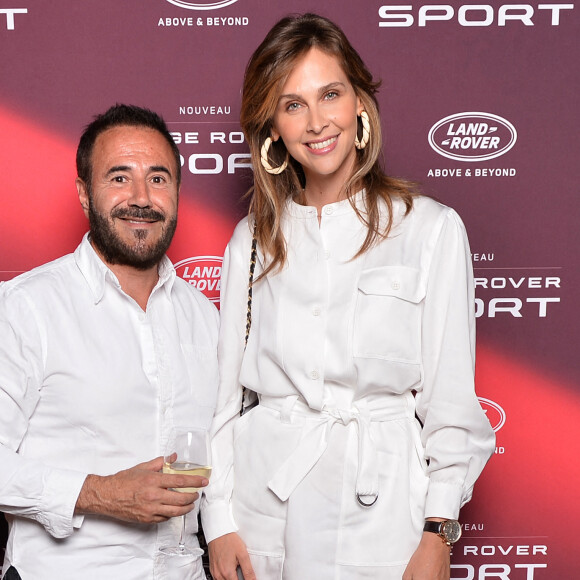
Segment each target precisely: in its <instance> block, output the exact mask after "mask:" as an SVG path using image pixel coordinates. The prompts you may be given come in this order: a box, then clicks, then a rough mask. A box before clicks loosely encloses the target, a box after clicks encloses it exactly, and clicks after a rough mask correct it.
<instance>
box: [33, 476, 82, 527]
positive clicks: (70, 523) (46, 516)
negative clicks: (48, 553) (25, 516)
mask: <svg viewBox="0 0 580 580" xmlns="http://www.w3.org/2000/svg"><path fill="white" fill-rule="evenodd" d="M86 477H87V474H86V473H79V472H78V471H67V470H50V471H48V472H47V473H46V475H45V477H44V481H43V493H42V498H41V500H40V512H39V513H38V514H37V516H36V517H35V518H34V519H36V520H37V521H38V522H39V523H41V524H42V525H43V526H44V528H45V529H46V531H47V532H48V533H49V534H50V535H51V536H54V537H55V538H66V537H67V536H70V535H71V534H72V533H73V529H74V528H78V527H80V526H81V524H82V521H83V516H79V515H75V513H74V510H75V506H76V502H77V499H78V496H79V494H80V492H81V489H82V487H83V484H84V482H85V479H86Z"/></svg>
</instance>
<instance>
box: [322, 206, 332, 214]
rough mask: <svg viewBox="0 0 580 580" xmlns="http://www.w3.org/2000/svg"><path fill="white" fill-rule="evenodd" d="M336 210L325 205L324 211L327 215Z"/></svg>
mask: <svg viewBox="0 0 580 580" xmlns="http://www.w3.org/2000/svg"><path fill="white" fill-rule="evenodd" d="M333 211H334V210H333V209H332V208H331V207H325V208H324V213H325V214H326V215H330V214H331V213H332V212H333Z"/></svg>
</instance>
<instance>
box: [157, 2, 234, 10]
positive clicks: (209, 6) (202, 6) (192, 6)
mask: <svg viewBox="0 0 580 580" xmlns="http://www.w3.org/2000/svg"><path fill="white" fill-rule="evenodd" d="M166 1H167V2H169V3H170V4H174V5H175V6H179V7H180V8H187V9H188V10H217V9H218V8H224V7H225V6H229V5H230V4H234V3H235V2H237V1H238V0H220V1H218V2H211V1H210V0H208V1H207V2H185V1H184V0H166Z"/></svg>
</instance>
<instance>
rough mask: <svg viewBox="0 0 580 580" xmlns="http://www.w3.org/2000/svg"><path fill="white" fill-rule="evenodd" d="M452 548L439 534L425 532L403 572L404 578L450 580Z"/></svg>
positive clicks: (405, 579) (412, 579)
mask: <svg viewBox="0 0 580 580" xmlns="http://www.w3.org/2000/svg"><path fill="white" fill-rule="evenodd" d="M450 553H451V549H450V547H449V546H447V545H446V544H445V542H444V541H443V540H442V539H441V538H440V537H439V536H438V535H437V534H433V533H431V532H423V537H422V538H421V542H420V543H419V546H418V548H417V549H416V550H415V553H414V554H413V555H412V556H411V559H410V560H409V564H408V565H407V568H406V570H405V573H404V574H403V580H449V578H450V576H451V568H450V557H449V555H450Z"/></svg>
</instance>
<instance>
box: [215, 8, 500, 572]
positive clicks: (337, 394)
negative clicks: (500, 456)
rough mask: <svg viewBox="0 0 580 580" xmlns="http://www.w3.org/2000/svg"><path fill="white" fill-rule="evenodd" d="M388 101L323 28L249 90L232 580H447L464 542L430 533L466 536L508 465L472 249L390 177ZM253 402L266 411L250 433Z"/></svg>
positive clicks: (221, 521) (339, 38)
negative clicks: (500, 464) (470, 511)
mask: <svg viewBox="0 0 580 580" xmlns="http://www.w3.org/2000/svg"><path fill="white" fill-rule="evenodd" d="M377 88H378V83H376V82H374V81H373V80H372V76H371V75H370V73H369V72H368V70H367V69H366V67H365V65H364V63H363V62H362V60H361V59H360V57H359V56H358V54H357V53H356V52H355V51H354V49H353V48H352V47H351V45H350V44H349V42H348V40H347V39H346V38H345V36H344V34H343V33H342V31H341V30H340V29H338V28H337V27H336V25H334V24H333V23H331V22H330V21H328V20H326V19H324V18H321V17H319V16H316V15H312V14H306V15H304V16H300V17H291V18H285V19H283V20H281V21H280V22H278V24H276V25H275V26H274V28H273V29H272V30H271V31H270V32H269V34H268V35H267V36H266V38H265V40H264V41H263V42H262V44H261V45H260V46H259V47H258V49H257V50H256V52H255V53H254V55H253V56H252V58H251V60H250V62H249V64H248V67H247V70H246V75H245V81H244V90H243V98H242V127H243V129H244V132H245V135H246V137H247V140H248V143H249V145H250V149H251V153H252V159H253V164H254V172H255V184H254V188H253V192H252V198H251V208H250V210H251V212H250V216H249V218H247V219H245V220H243V221H242V222H241V223H240V224H238V226H237V228H236V231H235V233H234V235H233V238H232V240H231V242H230V244H229V245H228V248H227V250H226V256H225V260H224V270H223V271H224V276H223V282H222V292H223V294H222V310H221V312H222V327H221V331H220V332H221V338H220V340H221V343H220V351H219V353H220V365H221V367H220V368H221V381H220V392H219V399H218V411H217V415H216V418H215V423H214V428H213V429H214V433H215V440H214V441H215V447H214V449H215V452H214V465H215V471H214V477H213V480H212V484H211V486H210V489H209V490H208V496H207V499H206V505H205V508H204V528H205V531H206V537H207V538H208V539H209V540H210V544H209V548H210V560H211V562H212V564H211V565H212V574H213V576H214V578H215V579H216V580H223V579H230V578H236V577H237V576H236V567H237V566H238V565H239V566H240V567H241V571H242V572H243V575H244V578H246V580H248V579H250V580H251V579H252V578H254V577H255V578H257V579H258V580H270V579H281V578H283V579H285V580H305V579H316V580H326V579H334V578H340V579H341V580H350V579H355V578H356V579H357V580H358V579H361V578H372V579H381V580H384V579H401V578H404V579H405V580H407V579H414V580H418V579H430V580H431V579H437V580H442V579H445V578H449V551H450V549H449V544H450V543H451V542H452V541H454V540H455V539H456V538H455V537H453V534H455V535H457V527H458V524H457V523H456V522H454V521H451V522H450V523H449V524H448V526H447V527H450V530H447V527H446V531H447V535H446V536H445V538H443V537H440V536H439V534H438V533H432V532H439V531H440V530H439V524H438V523H435V524H433V523H429V524H427V526H428V527H429V526H431V527H432V528H433V529H432V530H431V531H425V532H423V528H424V524H425V519H426V518H427V519H428V520H430V521H435V522H440V521H445V520H454V519H456V518H457V517H458V513H459V508H460V507H461V505H463V504H464V503H465V502H467V501H468V500H469V499H470V497H471V491H472V488H473V484H474V482H475V480H476V479H477V477H478V476H479V474H480V472H481V470H482V469H483V467H484V465H485V463H486V461H487V459H488V458H489V456H490V454H491V453H492V450H493V447H494V436H493V432H492V430H491V428H490V425H489V422H488V421H487V420H486V418H485V416H484V414H483V412H482V410H481V407H480V406H479V404H478V401H477V398H476V396H475V393H474V387H473V368H474V312H473V309H474V293H473V284H472V273H471V261H470V260H471V259H470V253H469V248H468V243H467V238H466V235H465V230H464V227H463V224H462V223H461V220H460V219H459V217H458V216H457V215H456V214H455V212H454V211H453V210H451V209H449V208H446V207H445V206H442V205H440V204H438V203H436V202H434V201H432V200H430V199H427V198H424V197H419V196H414V195H413V192H412V190H411V188H410V186H409V185H408V184H407V183H405V182H403V181H399V180H395V179H391V178H388V177H386V176H385V175H384V173H383V172H382V170H381V169H380V166H379V163H378V161H377V160H378V157H379V154H380V151H381V135H380V121H379V115H378V106H377V101H376V97H375V92H376V90H377ZM253 236H254V237H255V239H256V241H257V249H258V251H257V259H256V270H255V272H254V276H255V279H254V282H253V284H252V293H251V296H250V298H251V329H250V333H249V340H248V342H247V346H246V348H244V331H245V325H246V316H247V311H248V284H249V266H250V254H251V246H252V238H253ZM242 385H243V387H245V388H246V389H248V390H249V391H251V392H254V393H257V394H258V398H259V405H257V406H256V407H254V408H252V409H251V410H250V411H249V412H247V413H245V414H244V415H243V416H241V417H240V416H239V410H240V405H241V400H242ZM416 417H418V420H417V418H416ZM419 421H420V422H419ZM236 530H239V532H238V533H235V532H236ZM248 553H249V555H250V557H248ZM254 574H255V576H254Z"/></svg>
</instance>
